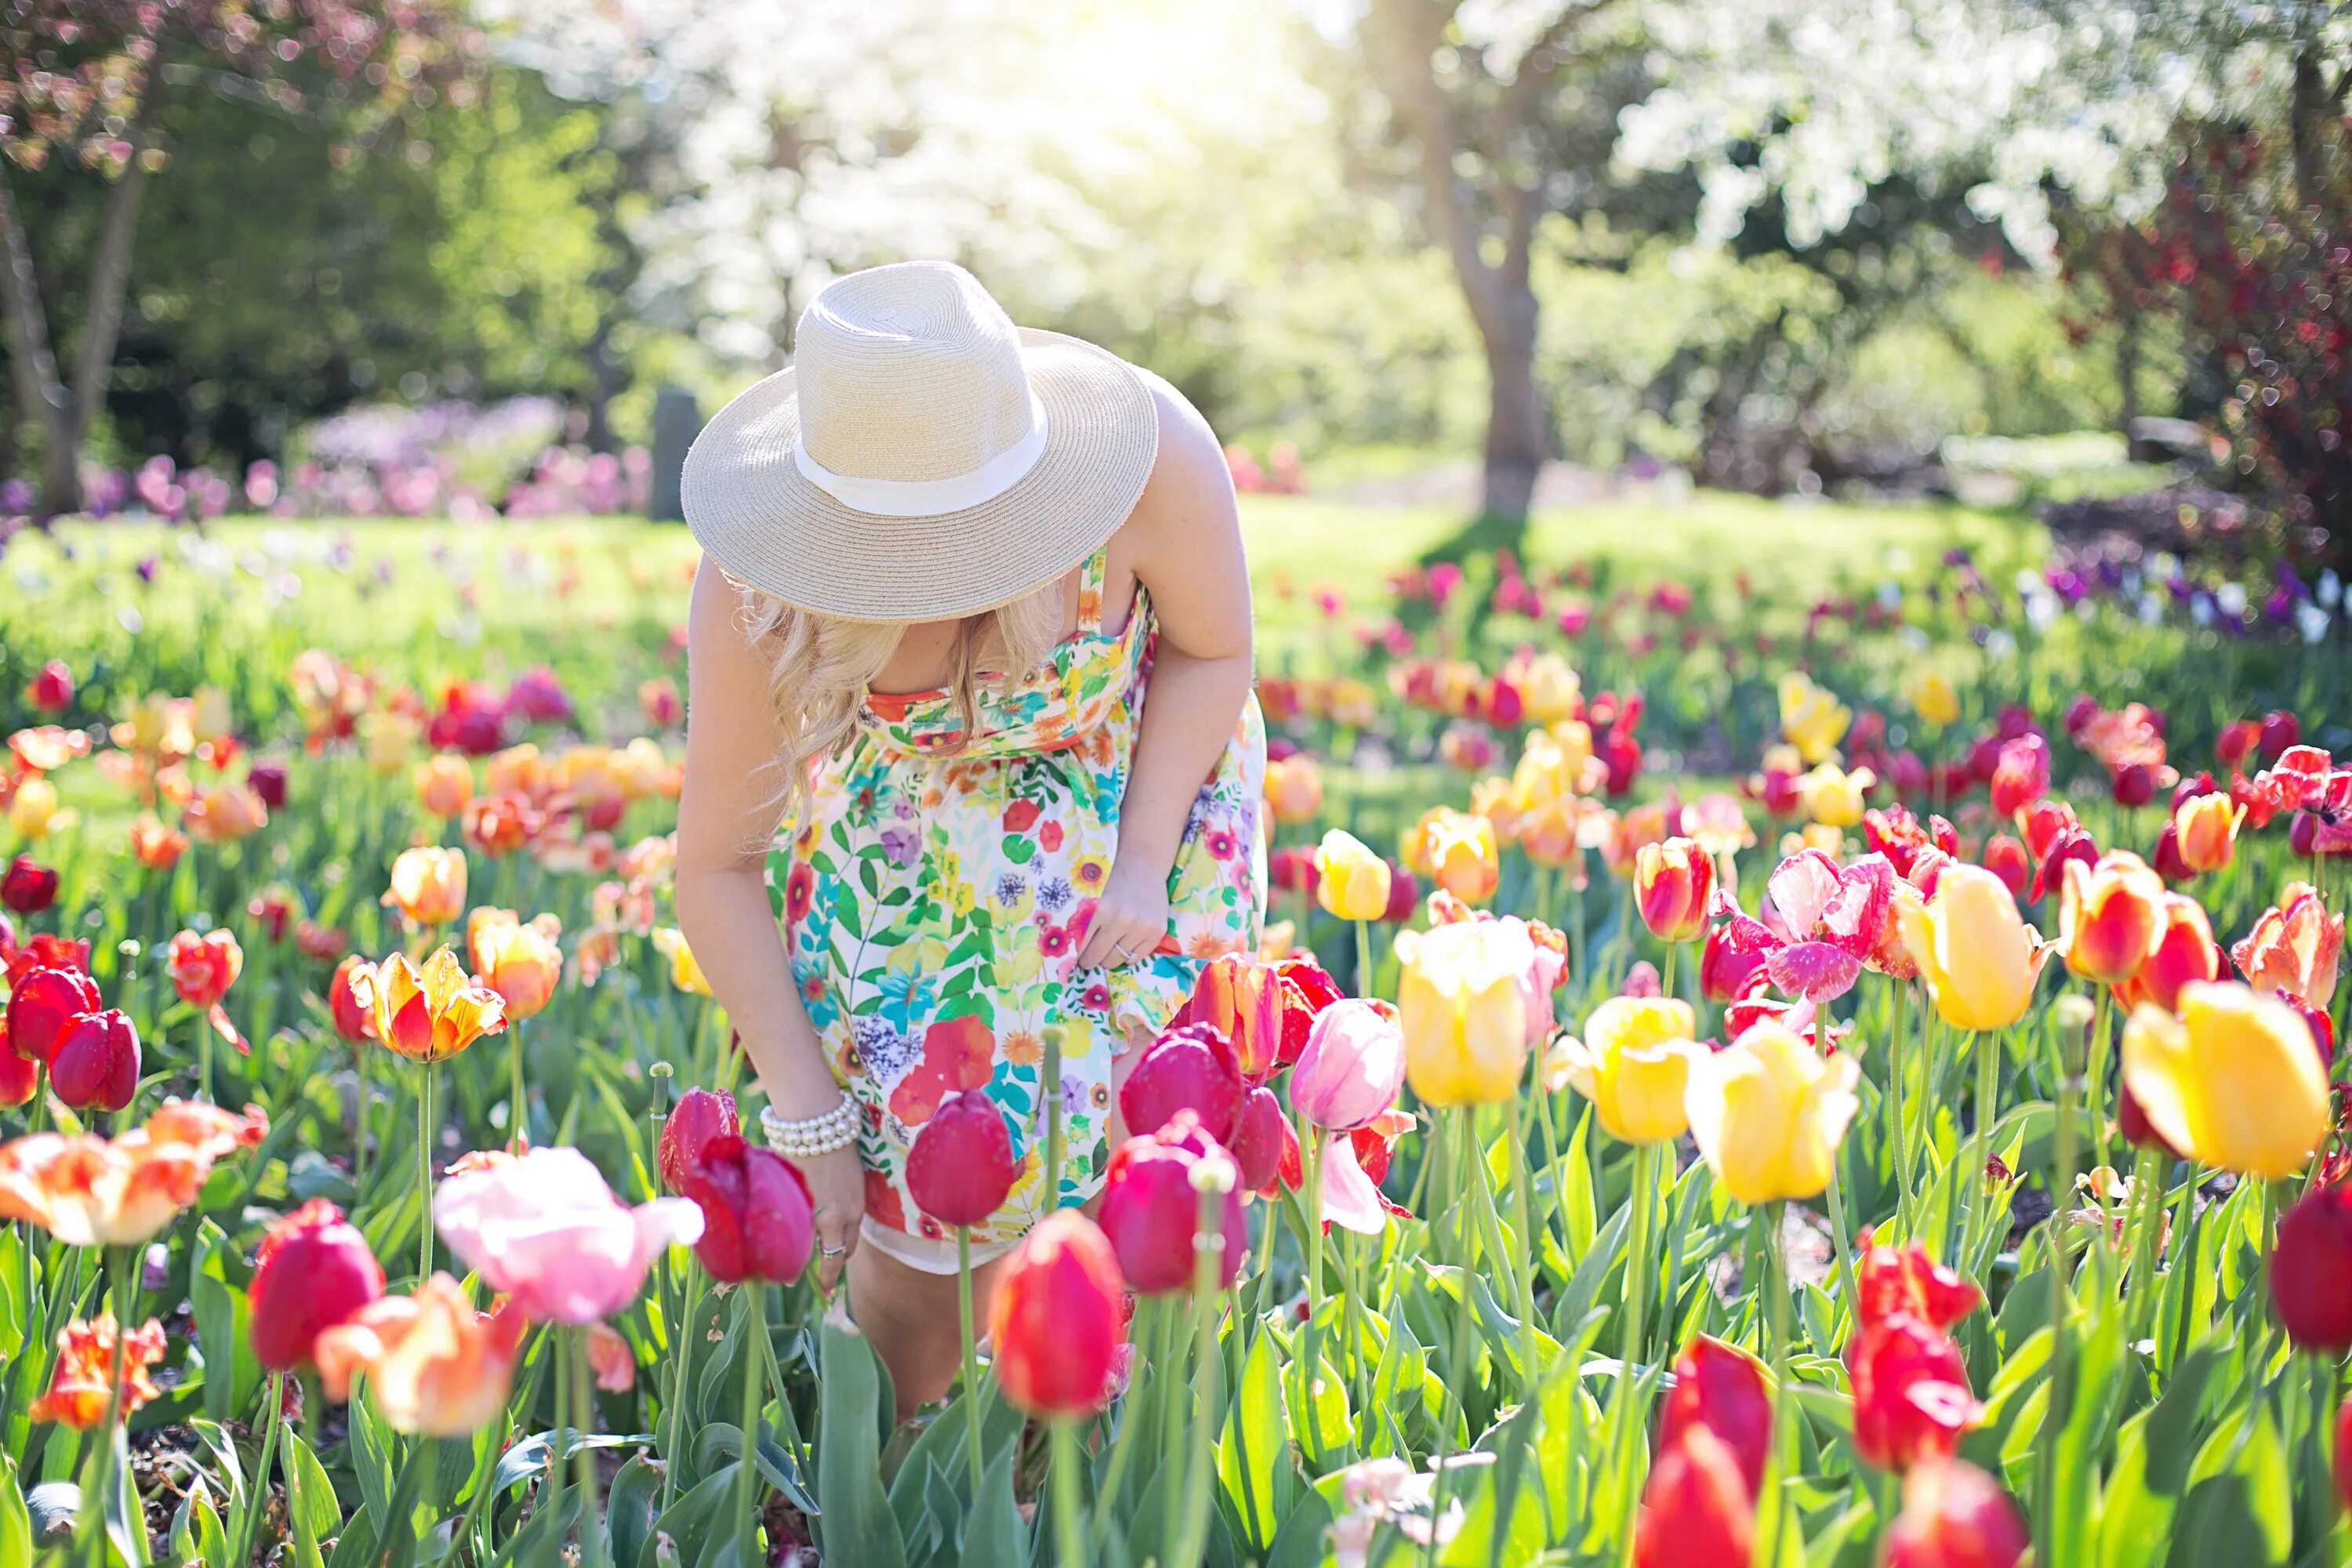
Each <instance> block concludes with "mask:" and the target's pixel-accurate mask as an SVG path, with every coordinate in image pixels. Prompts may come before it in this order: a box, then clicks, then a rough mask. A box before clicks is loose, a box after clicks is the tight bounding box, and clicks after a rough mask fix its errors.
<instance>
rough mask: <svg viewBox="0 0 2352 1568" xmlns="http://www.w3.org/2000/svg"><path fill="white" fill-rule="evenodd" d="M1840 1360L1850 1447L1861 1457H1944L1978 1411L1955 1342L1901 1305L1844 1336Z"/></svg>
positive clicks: (1902, 1461) (1888, 1462)
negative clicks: (1848, 1391)
mask: <svg viewBox="0 0 2352 1568" xmlns="http://www.w3.org/2000/svg"><path fill="white" fill-rule="evenodd" d="M1845 1359H1846V1373H1847V1377H1848V1379H1849V1381H1850V1382H1851V1383H1852V1384H1853V1446H1854V1448H1855V1450H1856V1451H1857V1452H1859V1453H1860V1454H1861V1455H1862V1457H1863V1458H1864V1461H1866V1462H1867V1463H1870V1464H1873V1465H1876V1466H1879V1467H1880V1468H1884V1469H1891V1470H1905V1469H1908V1468H1911V1467H1912V1466H1913V1465H1915V1464H1916V1463H1917V1462H1918V1461H1919V1460H1921V1459H1923V1458H1929V1457H1931V1456H1934V1457H1942V1458H1949V1457H1950V1456H1951V1453H1952V1451H1953V1450H1954V1449H1955V1448H1957V1447H1958V1446H1959V1441H1960V1435H1961V1434H1962V1433H1964V1432H1966V1431H1967V1430H1968V1429H1969V1427H1971V1426H1975V1425H1976V1424H1977V1422H1978V1421H1979V1419H1980V1418H1981V1417H1982V1416H1983V1414H1984V1409H1983V1406H1981V1405H1979V1404H1978V1403H1977V1401H1976V1396H1975V1395H1974V1394H1970V1393H1969V1369H1968V1364H1967V1363H1965V1362H1964V1361H1962V1360H1961V1358H1960V1347H1959V1346H1958V1345H1957V1344H1955V1343H1953V1342H1952V1341H1951V1339H1950V1338H1949V1336H1948V1335H1946V1334H1945V1333H1943V1332H1942V1331H1940V1330H1937V1329H1934V1328H1931V1327H1929V1326H1928V1325H1927V1323H1925V1322H1923V1321H1920V1320H1919V1319H1917V1318H1915V1317H1913V1316H1911V1315H1910V1314H1909V1313H1907V1312H1898V1313H1896V1314H1895V1316H1893V1317H1891V1318H1888V1319H1886V1320H1885V1321H1883V1322H1879V1323H1876V1324H1873V1325H1871V1326H1869V1327H1866V1328H1865V1329H1864V1331H1862V1332H1861V1333H1860V1334H1859V1335H1857V1336H1855V1338H1854V1339H1853V1340H1852V1341H1851V1342H1848V1343H1847V1345H1846V1352H1845Z"/></svg>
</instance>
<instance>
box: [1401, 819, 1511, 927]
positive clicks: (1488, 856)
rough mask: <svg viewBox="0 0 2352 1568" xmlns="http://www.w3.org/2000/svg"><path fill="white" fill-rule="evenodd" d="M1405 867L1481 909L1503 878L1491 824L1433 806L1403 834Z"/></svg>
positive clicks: (1493, 828) (1499, 848)
mask: <svg viewBox="0 0 2352 1568" xmlns="http://www.w3.org/2000/svg"><path fill="white" fill-rule="evenodd" d="M1404 861H1405V864H1406V865H1407V866H1410V867H1412V868H1413V869H1414V870H1416V871H1420V872H1422V873H1423V874H1424V875H1426V876H1428V877H1429V878H1430V879H1433V880H1434V881H1435V882H1436V883H1437V885H1438V886H1439V887H1441V888H1443V889H1445V890H1446V891H1447V892H1449V893H1451V894H1453V895H1454V897H1455V898H1457V899H1460V900H1463V901H1464V902H1465V903H1472V904H1482V903H1485V902H1486V900H1488V899H1490V898H1492V897H1493V896H1494V893H1495V884H1496V881H1497V880H1498V879H1500V877H1501V862H1502V849H1501V847H1500V846H1499V845H1497V844H1496V838H1495V825H1494V824H1493V823H1492V822H1490V821H1488V820H1487V819H1486V818H1485V817H1483V816H1476V815H1475V814H1473V813H1470V812H1463V811H1456V810H1454V808H1453V807H1452V806H1450V805H1436V806H1432V807H1430V809H1429V810H1427V811H1426V812H1423V814H1422V817H1421V820H1420V821H1418V822H1416V823H1414V824H1413V825H1412V827H1411V828H1409V829H1407V830H1406V833H1405V837H1404Z"/></svg>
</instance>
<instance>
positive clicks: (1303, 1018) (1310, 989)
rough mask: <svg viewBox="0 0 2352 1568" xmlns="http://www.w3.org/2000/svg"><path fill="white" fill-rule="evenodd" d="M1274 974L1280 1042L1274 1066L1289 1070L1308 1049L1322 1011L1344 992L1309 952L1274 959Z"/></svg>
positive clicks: (1275, 1054)
mask: <svg viewBox="0 0 2352 1568" xmlns="http://www.w3.org/2000/svg"><path fill="white" fill-rule="evenodd" d="M1274 972H1275V973H1276V975H1278V976H1280V978H1281V982H1282V986H1281V1003H1280V1012H1281V1029H1282V1037H1281V1040H1282V1043H1281V1044H1280V1045H1278V1046H1276V1047H1275V1053H1274V1060H1275V1065H1276V1067H1289V1066H1290V1065H1292V1064H1293V1063H1295V1062H1297V1060H1298V1055H1299V1053H1300V1052H1301V1051H1304V1050H1305V1049H1306V1048H1307V1034H1308V1033H1309V1032H1310V1031H1311V1030H1313V1028H1314V1027H1315V1020H1316V1019H1317V1018H1318V1017H1319V1016H1322V1012H1323V1009H1324V1008H1326V1007H1328V1006H1329V1005H1331V1004H1332V1003H1334V1002H1337V1001H1339V999H1340V998H1342V997H1343V996H1345V995H1347V993H1346V992H1344V991H1342V990H1340V989H1339V982H1338V981H1336V980H1334V979H1332V978H1331V976H1330V973H1329V972H1328V971H1327V970H1326V969H1324V967H1323V966H1322V965H1321V964H1320V963H1317V962H1316V961H1315V957H1314V955H1313V954H1312V953H1295V954H1293V955H1292V956H1290V957H1288V958H1284V959H1277V960H1276V962H1275V965H1274Z"/></svg>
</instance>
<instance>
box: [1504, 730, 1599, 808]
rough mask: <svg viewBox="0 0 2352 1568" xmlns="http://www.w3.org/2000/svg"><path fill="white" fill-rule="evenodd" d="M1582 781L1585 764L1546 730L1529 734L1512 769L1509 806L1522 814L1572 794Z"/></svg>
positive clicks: (1531, 731) (1533, 731) (1532, 731)
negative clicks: (1516, 763) (1512, 806)
mask: <svg viewBox="0 0 2352 1568" xmlns="http://www.w3.org/2000/svg"><path fill="white" fill-rule="evenodd" d="M1583 780H1584V761H1583V759H1582V758H1580V757H1575V756H1571V755H1570V753H1569V752H1568V750H1567V748H1565V747H1564V746H1562V745H1561V744H1560V743H1559V741H1558V740H1557V739H1555V738H1554V737H1553V735H1552V732H1551V731H1549V730H1530V731H1528V739H1527V744H1526V746H1525V747H1524V748H1523V749H1522V750H1521V751H1520V752H1519V761H1518V765H1517V766H1516V767H1514V768H1513V769H1512V770H1511V804H1512V805H1514V806H1516V807H1517V809H1518V810H1520V811H1522V812H1527V811H1533V810H1534V809H1535V808H1536V807H1537V806H1539V805H1543V804H1544V803H1545V802H1546V801H1550V800H1558V799H1559V797H1560V796H1561V795H1574V794H1575V793H1576V786H1577V785H1578V784H1581V783H1582V782H1583Z"/></svg>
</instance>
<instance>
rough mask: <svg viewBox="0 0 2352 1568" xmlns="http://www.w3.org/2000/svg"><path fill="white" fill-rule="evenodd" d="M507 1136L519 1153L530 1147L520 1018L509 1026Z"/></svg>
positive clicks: (528, 1108) (528, 1110)
mask: <svg viewBox="0 0 2352 1568" xmlns="http://www.w3.org/2000/svg"><path fill="white" fill-rule="evenodd" d="M507 1137H508V1139H509V1142H511V1143H512V1145H513V1148H514V1152H516V1153H518V1154H520V1153H521V1152H523V1151H524V1150H525V1149H528V1148H529V1147H530V1106H529V1102H528V1101H526V1100H524V1099H523V1088H522V1020H521V1019H520V1018H518V1019H516V1020H515V1021H514V1022H512V1023H510V1024H509V1025H508V1026H507Z"/></svg>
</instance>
